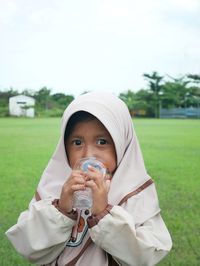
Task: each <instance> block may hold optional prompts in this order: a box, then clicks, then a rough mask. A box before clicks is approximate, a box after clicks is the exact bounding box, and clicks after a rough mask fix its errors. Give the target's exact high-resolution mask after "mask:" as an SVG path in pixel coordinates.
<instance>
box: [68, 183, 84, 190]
mask: <svg viewBox="0 0 200 266" xmlns="http://www.w3.org/2000/svg"><path fill="white" fill-rule="evenodd" d="M71 189H72V190H73V191H77V190H85V185H81V184H76V185H72V186H71Z"/></svg>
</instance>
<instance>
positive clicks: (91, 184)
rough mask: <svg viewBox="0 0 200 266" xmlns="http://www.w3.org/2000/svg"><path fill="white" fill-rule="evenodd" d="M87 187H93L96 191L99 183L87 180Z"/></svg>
mask: <svg viewBox="0 0 200 266" xmlns="http://www.w3.org/2000/svg"><path fill="white" fill-rule="evenodd" d="M86 187H89V188H91V189H92V191H94V192H95V191H97V190H98V186H97V184H96V183H95V182H94V180H89V181H86Z"/></svg>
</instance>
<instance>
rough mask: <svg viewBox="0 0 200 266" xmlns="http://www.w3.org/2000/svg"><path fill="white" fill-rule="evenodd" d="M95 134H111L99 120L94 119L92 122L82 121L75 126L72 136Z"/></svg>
mask: <svg viewBox="0 0 200 266" xmlns="http://www.w3.org/2000/svg"><path fill="white" fill-rule="evenodd" d="M78 133H82V134H88V133H90V134H93V133H95V134H96V133H101V134H102V133H103V134H109V132H108V130H107V129H106V128H105V126H104V125H103V124H102V123H101V122H100V121H99V120H98V119H97V118H94V119H92V120H88V121H81V122H77V123H76V124H75V125H74V128H73V129H72V131H71V134H70V135H72V134H78Z"/></svg>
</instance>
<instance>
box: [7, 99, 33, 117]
mask: <svg viewBox="0 0 200 266" xmlns="http://www.w3.org/2000/svg"><path fill="white" fill-rule="evenodd" d="M34 105H35V99H34V98H32V97H29V96H25V95H17V96H13V97H10V99H9V113H10V115H14V116H28V117H34V116H35V110H34Z"/></svg>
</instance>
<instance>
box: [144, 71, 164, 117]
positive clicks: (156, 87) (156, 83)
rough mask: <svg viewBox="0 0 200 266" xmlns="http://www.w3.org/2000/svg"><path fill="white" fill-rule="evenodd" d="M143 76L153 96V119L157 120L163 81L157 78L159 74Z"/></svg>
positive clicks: (145, 74) (159, 77) (161, 77)
mask: <svg viewBox="0 0 200 266" xmlns="http://www.w3.org/2000/svg"><path fill="white" fill-rule="evenodd" d="M143 76H144V77H145V78H146V79H147V81H148V83H149V89H150V91H151V92H152V94H153V106H154V113H155V117H156V118H158V117H159V116H160V114H159V103H160V92H161V90H162V86H161V82H162V80H163V76H159V74H158V73H157V72H156V71H154V72H153V73H152V74H147V73H144V74H143Z"/></svg>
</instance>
